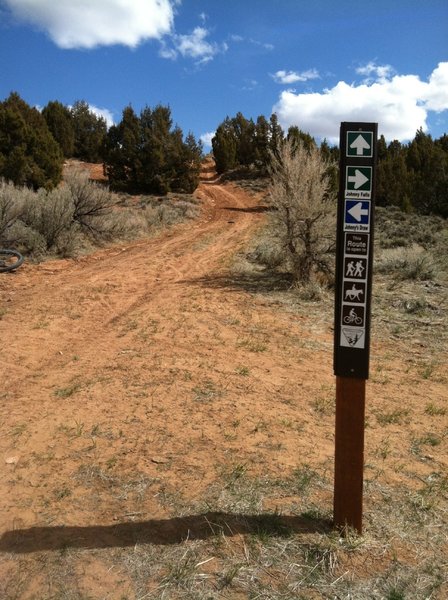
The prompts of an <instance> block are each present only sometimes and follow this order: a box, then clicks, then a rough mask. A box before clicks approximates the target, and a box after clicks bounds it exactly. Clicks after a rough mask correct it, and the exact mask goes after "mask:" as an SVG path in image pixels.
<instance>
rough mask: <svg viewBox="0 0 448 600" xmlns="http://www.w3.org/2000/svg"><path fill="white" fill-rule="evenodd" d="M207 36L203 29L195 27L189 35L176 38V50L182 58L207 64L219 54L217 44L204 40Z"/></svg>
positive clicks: (205, 30)
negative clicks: (186, 57) (198, 60)
mask: <svg viewBox="0 0 448 600" xmlns="http://www.w3.org/2000/svg"><path fill="white" fill-rule="evenodd" d="M208 34H209V32H208V30H207V29H206V28H205V27H195V28H194V29H193V32H192V33H191V34H189V35H177V36H176V38H175V40H176V48H177V50H178V51H179V52H180V53H181V54H182V56H184V57H185V56H188V57H190V58H195V59H200V60H201V62H208V61H209V60H211V59H212V58H213V57H214V56H215V54H217V53H218V52H219V46H218V44H216V43H214V42H209V41H207V40H206V37H207V36H208Z"/></svg>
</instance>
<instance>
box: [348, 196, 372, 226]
mask: <svg viewBox="0 0 448 600" xmlns="http://www.w3.org/2000/svg"><path fill="white" fill-rule="evenodd" d="M369 219H370V202H368V201H367V200H346V201H345V222H346V223H354V224H358V225H368V224H369Z"/></svg>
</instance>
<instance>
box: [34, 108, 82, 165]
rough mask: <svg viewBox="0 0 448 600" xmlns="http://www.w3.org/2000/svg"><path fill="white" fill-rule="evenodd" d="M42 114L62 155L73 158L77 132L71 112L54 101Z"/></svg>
mask: <svg viewBox="0 0 448 600" xmlns="http://www.w3.org/2000/svg"><path fill="white" fill-rule="evenodd" d="M42 114H43V116H44V118H45V120H46V122H47V125H48V129H49V130H50V131H51V133H52V135H53V137H54V139H55V140H56V141H57V143H58V144H59V146H60V148H61V150H62V154H63V155H64V156H65V157H66V158H71V157H72V156H73V154H74V151H75V130H74V128H73V121H72V115H71V113H70V110H69V109H68V108H67V107H66V106H64V105H63V104H61V103H60V102H57V101H54V102H49V103H48V104H47V106H45V108H44V109H43V110H42Z"/></svg>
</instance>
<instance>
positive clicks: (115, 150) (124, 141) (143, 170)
mask: <svg viewBox="0 0 448 600" xmlns="http://www.w3.org/2000/svg"><path fill="white" fill-rule="evenodd" d="M172 123H173V122H172V118H171V110H170V108H169V107H166V106H162V105H158V106H156V107H155V108H154V109H151V108H150V107H148V106H147V107H145V108H144V109H143V110H142V111H141V112H140V116H137V115H136V114H135V112H134V110H133V109H132V107H130V106H129V107H127V108H125V109H124V111H123V115H122V120H121V122H120V123H119V124H118V125H114V126H113V127H111V128H110V129H109V131H108V134H107V137H106V141H105V144H104V161H105V172H106V174H107V175H108V177H109V181H110V184H111V187H112V188H113V189H117V190H126V191H128V192H132V193H156V194H166V193H167V192H169V191H184V192H190V193H191V192H193V191H194V189H195V188H196V187H197V185H198V182H199V170H200V162H201V157H202V147H201V145H200V144H199V143H198V142H196V140H195V138H194V136H193V134H191V133H190V134H188V136H187V137H186V139H185V141H184V139H183V133H182V130H181V129H180V127H174V129H172Z"/></svg>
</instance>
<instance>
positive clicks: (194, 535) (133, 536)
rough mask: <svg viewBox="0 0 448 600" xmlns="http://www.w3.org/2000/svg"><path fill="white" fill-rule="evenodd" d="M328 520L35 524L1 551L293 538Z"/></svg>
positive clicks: (0, 542)
mask: <svg viewBox="0 0 448 600" xmlns="http://www.w3.org/2000/svg"><path fill="white" fill-rule="evenodd" d="M330 528H331V523H330V522H329V521H327V520H324V519H321V518H317V517H313V516H308V515H297V516H283V515H278V514H262V515H237V514H229V513H221V512H209V513H204V514H200V515H191V516H186V517H176V518H172V519H151V520H148V521H140V522H125V523H116V524H114V525H92V526H90V527H78V526H67V527H65V526H57V527H30V528H28V529H15V530H13V531H6V532H5V533H4V534H3V535H2V536H1V538H0V551H1V552H12V553H15V554H28V553H30V552H39V551H48V550H62V549H66V548H84V549H95V548H122V547H127V546H134V545H135V544H159V545H169V544H179V543H181V542H183V541H185V540H187V539H188V540H205V539H208V538H211V537H213V536H216V535H220V534H224V535H226V536H227V537H232V536H235V535H238V534H258V535H272V536H279V537H287V536H290V535H292V534H294V533H296V534H300V533H302V534H303V533H325V532H328V531H330Z"/></svg>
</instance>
